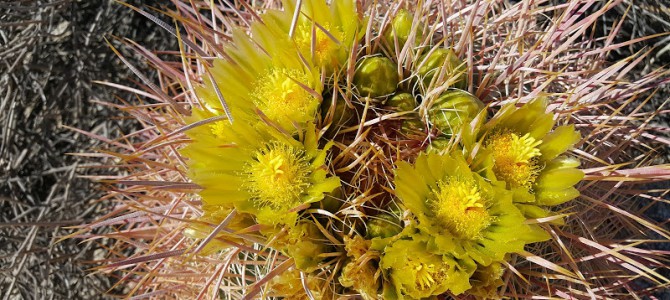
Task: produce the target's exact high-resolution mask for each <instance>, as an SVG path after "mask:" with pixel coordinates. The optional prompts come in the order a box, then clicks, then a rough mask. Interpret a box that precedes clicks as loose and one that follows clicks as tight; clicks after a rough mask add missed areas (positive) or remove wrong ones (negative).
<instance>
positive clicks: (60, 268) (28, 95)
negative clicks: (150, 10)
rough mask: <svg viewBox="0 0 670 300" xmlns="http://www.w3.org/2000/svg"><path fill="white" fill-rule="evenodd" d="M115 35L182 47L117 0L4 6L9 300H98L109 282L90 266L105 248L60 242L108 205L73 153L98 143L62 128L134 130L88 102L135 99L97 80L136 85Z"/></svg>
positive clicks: (2, 247) (1, 217)
mask: <svg viewBox="0 0 670 300" xmlns="http://www.w3.org/2000/svg"><path fill="white" fill-rule="evenodd" d="M133 2H142V3H144V4H145V5H154V6H155V5H156V4H157V3H165V2H166V1H130V3H133ZM134 4H136V5H137V4H139V3H134ZM112 35H114V36H119V37H127V38H130V39H133V40H136V41H138V42H139V43H140V44H143V45H146V46H147V47H148V48H149V49H175V47H176V44H175V43H174V42H173V41H174V39H173V38H171V37H168V36H167V35H166V34H164V32H163V31H162V30H159V29H157V28H156V26H154V25H153V23H151V22H150V21H148V20H146V19H145V18H144V17H142V16H140V15H139V14H136V13H134V12H133V11H132V10H130V9H128V8H126V7H124V6H122V5H119V4H117V3H114V2H113V1H110V0H86V1H68V0H65V1H62V0H61V1H59V0H49V1H26V0H22V1H9V0H0V74H1V77H0V141H1V142H0V170H1V171H0V297H2V299H99V298H100V295H101V293H103V292H104V291H106V290H107V289H109V287H110V286H111V285H112V282H111V281H112V280H111V279H110V278H108V277H107V276H97V275H93V276H86V274H87V271H86V269H87V268H90V267H91V266H90V265H86V264H85V262H86V261H87V260H91V259H93V255H94V249H96V248H98V247H99V246H100V245H101V244H104V242H86V243H78V242H77V241H75V240H67V241H64V242H60V243H57V240H58V239H59V238H60V237H62V236H64V235H67V234H69V233H72V230H68V229H65V228H63V226H68V225H73V224H80V223H82V222H84V221H90V220H91V219H93V218H95V216H96V215H99V214H101V213H103V212H104V211H105V207H106V206H105V204H101V203H97V202H96V201H95V200H96V199H97V198H99V196H100V195H101V194H100V193H99V192H98V191H97V190H98V188H99V187H96V186H95V185H94V184H92V183H91V182H90V181H89V180H87V179H81V178H78V177H77V175H81V174H85V173H89V174H91V173H95V172H96V171H95V170H87V169H81V167H82V166H83V165H86V164H87V163H90V161H88V162H87V161H86V160H85V159H82V158H79V157H76V156H71V155H67V154H68V153H77V152H84V151H86V150H90V149H93V148H95V147H97V146H98V144H97V143H96V142H95V141H92V140H91V139H90V138H88V137H86V136H84V135H82V134H79V133H77V132H76V131H73V130H70V129H68V128H66V127H63V126H70V127H74V128H79V129H82V130H87V131H91V132H94V133H96V134H100V135H103V136H108V137H109V136H114V135H116V134H118V132H121V131H125V132H127V131H128V130H129V128H130V127H129V126H132V123H131V122H130V121H126V120H123V119H121V118H120V116H121V114H119V113H118V112H116V111H113V110H110V109H107V108H104V107H101V106H99V105H93V104H92V103H91V102H90V101H91V100H94V99H102V100H111V99H112V97H113V95H115V94H116V95H118V96H119V97H122V98H126V97H130V96H129V95H124V94H119V92H118V91H116V90H112V89H110V88H105V87H102V86H99V85H97V84H94V83H92V82H91V81H92V80H106V81H111V82H117V83H126V84H132V83H131V82H130V80H133V79H134V75H132V74H131V73H130V72H129V71H128V70H127V68H126V67H125V66H123V65H122V64H121V62H120V61H119V60H118V59H117V58H116V56H115V55H114V53H113V52H112V51H111V50H110V49H109V47H108V46H107V44H106V43H105V40H104V38H107V39H109V40H113V36H112ZM115 44H118V43H115ZM128 55H129V56H130V57H129V58H132V55H131V54H130V53H128ZM135 61H137V59H135ZM138 64H139V65H140V66H141V63H138ZM149 74H150V73H149ZM78 167H79V168H78Z"/></svg>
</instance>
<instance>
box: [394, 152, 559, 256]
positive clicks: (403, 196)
mask: <svg viewBox="0 0 670 300" xmlns="http://www.w3.org/2000/svg"><path fill="white" fill-rule="evenodd" d="M395 185H396V189H395V192H396V195H397V196H398V198H399V199H400V200H401V201H402V204H403V205H404V206H405V207H406V208H407V209H408V210H409V211H410V212H411V213H412V214H413V215H414V216H415V217H416V221H417V225H416V226H417V228H418V229H419V230H420V231H421V232H423V233H425V234H427V235H429V236H430V237H431V238H430V239H429V245H430V249H431V251H433V252H435V253H442V254H446V253H450V254H453V255H455V256H456V257H458V258H471V259H474V260H475V261H476V262H477V263H479V264H481V265H489V264H491V262H493V261H502V260H503V259H504V257H505V254H507V253H512V252H519V251H522V250H523V247H524V245H525V244H528V243H532V242H537V241H541V240H544V239H546V236H545V235H544V234H541V233H536V231H534V230H533V229H532V228H530V227H529V226H528V225H526V224H524V221H525V218H524V216H523V215H522V213H521V212H520V211H519V209H518V208H517V207H516V206H514V204H513V203H512V194H511V193H510V192H509V191H507V190H505V188H504V186H502V184H501V183H499V182H489V181H487V180H485V179H484V178H483V177H481V176H480V175H478V174H477V173H474V172H472V171H471V170H470V167H469V166H468V164H467V162H466V161H465V160H464V159H463V157H462V155H460V154H457V153H453V154H451V155H440V154H435V153H430V154H422V155H420V156H419V157H418V158H417V160H416V162H415V164H414V165H410V164H409V163H406V162H400V163H399V164H398V169H397V170H396V177H395Z"/></svg>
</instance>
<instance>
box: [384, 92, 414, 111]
mask: <svg viewBox="0 0 670 300" xmlns="http://www.w3.org/2000/svg"><path fill="white" fill-rule="evenodd" d="M386 105H387V106H391V107H394V108H395V109H396V110H397V111H412V110H414V109H415V108H416V105H417V104H416V99H414V96H412V94H410V93H400V94H395V95H393V97H391V99H389V100H388V101H386Z"/></svg>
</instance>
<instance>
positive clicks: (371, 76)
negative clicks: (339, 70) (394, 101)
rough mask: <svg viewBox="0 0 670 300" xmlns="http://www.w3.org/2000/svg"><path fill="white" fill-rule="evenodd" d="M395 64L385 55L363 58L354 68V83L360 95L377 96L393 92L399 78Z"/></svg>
mask: <svg viewBox="0 0 670 300" xmlns="http://www.w3.org/2000/svg"><path fill="white" fill-rule="evenodd" d="M397 69H398V68H397V66H396V64H394V63H393V62H392V61H391V60H390V59H388V58H385V57H379V56H377V57H367V58H364V59H363V60H362V61H361V62H360V63H359V64H358V67H357V68H356V73H355V74H354V84H355V85H356V87H357V88H358V92H359V94H360V95H361V96H368V97H379V96H384V95H388V94H391V93H393V92H395V90H396V87H397V86H398V82H399V81H400V79H399V78H398V72H397Z"/></svg>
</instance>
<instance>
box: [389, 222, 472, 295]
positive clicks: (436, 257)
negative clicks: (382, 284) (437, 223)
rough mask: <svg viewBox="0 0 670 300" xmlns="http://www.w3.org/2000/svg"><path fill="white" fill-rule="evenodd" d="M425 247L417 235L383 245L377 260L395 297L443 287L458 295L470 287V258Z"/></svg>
mask: <svg viewBox="0 0 670 300" xmlns="http://www.w3.org/2000/svg"><path fill="white" fill-rule="evenodd" d="M428 247H429V243H428V241H427V240H426V239H425V238H424V237H423V236H421V235H414V236H412V237H411V239H400V240H396V241H395V242H393V243H392V244H390V245H389V246H388V247H386V249H385V251H384V253H383V255H382V257H381V261H380V263H379V264H380V267H381V268H382V269H383V270H384V272H385V273H386V276H387V277H388V278H389V280H390V284H391V285H392V286H393V288H394V289H395V297H397V298H398V299H423V298H427V297H430V296H437V295H440V294H442V293H445V292H447V291H450V292H451V293H453V294H456V295H458V294H461V293H463V292H464V291H466V290H467V289H469V288H470V282H469V278H470V276H471V275H472V273H473V272H474V270H475V264H474V263H473V262H472V261H471V260H468V259H456V258H455V257H453V256H450V255H443V254H435V253H432V252H431V251H429V249H428ZM387 284H388V283H387Z"/></svg>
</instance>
